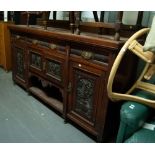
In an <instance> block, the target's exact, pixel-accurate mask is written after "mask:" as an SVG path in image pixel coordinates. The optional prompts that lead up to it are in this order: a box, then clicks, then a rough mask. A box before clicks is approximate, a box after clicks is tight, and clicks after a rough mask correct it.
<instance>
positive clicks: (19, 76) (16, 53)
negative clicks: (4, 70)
mask: <svg viewBox="0 0 155 155" xmlns="http://www.w3.org/2000/svg"><path fill="white" fill-rule="evenodd" d="M26 66H27V65H26V51H25V48H23V47H22V45H21V46H20V45H18V44H16V45H14V46H13V79H14V80H15V81H16V82H19V83H20V84H21V85H23V86H24V87H26V83H27V77H26V76H27V67H26Z"/></svg>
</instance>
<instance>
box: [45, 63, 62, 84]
mask: <svg viewBox="0 0 155 155" xmlns="http://www.w3.org/2000/svg"><path fill="white" fill-rule="evenodd" d="M47 73H48V74H49V75H51V76H52V77H54V78H56V79H58V80H60V81H61V65H60V63H59V62H57V61H54V60H47Z"/></svg>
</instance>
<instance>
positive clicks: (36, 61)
mask: <svg viewBox="0 0 155 155" xmlns="http://www.w3.org/2000/svg"><path fill="white" fill-rule="evenodd" d="M31 65H32V66H34V67H36V68H38V69H41V66H42V61H41V56H40V55H39V54H37V53H33V52H32V51H31Z"/></svg>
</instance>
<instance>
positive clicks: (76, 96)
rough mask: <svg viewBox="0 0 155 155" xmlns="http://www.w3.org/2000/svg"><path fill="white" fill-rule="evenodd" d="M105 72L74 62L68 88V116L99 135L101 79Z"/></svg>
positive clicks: (71, 66) (71, 65)
mask: <svg viewBox="0 0 155 155" xmlns="http://www.w3.org/2000/svg"><path fill="white" fill-rule="evenodd" d="M103 75H104V72H103V71H101V70H98V69H95V68H93V67H90V66H86V65H83V64H78V63H74V62H72V63H71V64H70V82H69V86H68V91H69V92H70V94H69V108H68V114H67V115H68V116H69V118H71V119H72V120H74V121H75V122H77V123H78V124H79V125H81V126H82V127H84V128H85V129H87V130H88V131H90V132H91V133H93V134H94V135H97V131H96V123H97V122H98V112H99V110H100V109H98V108H99V107H100V105H99V104H100V102H101V99H100V98H101V91H102V90H101V88H102V85H101V79H102V77H103Z"/></svg>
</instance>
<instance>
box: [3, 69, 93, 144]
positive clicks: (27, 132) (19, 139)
mask: <svg viewBox="0 0 155 155" xmlns="http://www.w3.org/2000/svg"><path fill="white" fill-rule="evenodd" d="M94 142H95V141H94V140H93V139H91V138H90V137H88V136H87V135H86V134H84V133H83V132H81V131H80V130H78V129H77V128H76V127H75V126H72V125H71V124H70V123H67V124H64V120H63V119H62V117H61V116H59V115H57V114H56V113H55V112H53V111H52V110H51V109H49V108H48V107H46V106H45V105H44V104H42V103H41V102H40V101H39V100H37V99H35V98H34V97H33V96H29V95H28V94H27V92H26V91H25V90H23V89H22V88H20V87H19V86H18V85H14V84H13V81H12V74H11V72H9V73H6V72H5V71H4V70H3V69H1V68H0V143H94Z"/></svg>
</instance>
